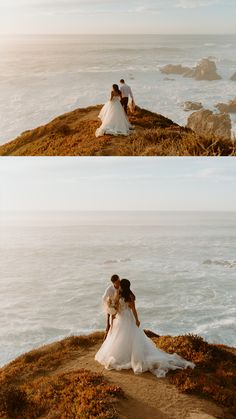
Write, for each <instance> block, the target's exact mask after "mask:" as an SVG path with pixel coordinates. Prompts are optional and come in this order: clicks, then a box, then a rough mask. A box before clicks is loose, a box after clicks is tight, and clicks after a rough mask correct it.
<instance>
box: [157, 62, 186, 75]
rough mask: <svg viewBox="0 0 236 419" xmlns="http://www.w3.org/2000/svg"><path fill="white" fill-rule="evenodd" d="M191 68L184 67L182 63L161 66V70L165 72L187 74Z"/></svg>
mask: <svg viewBox="0 0 236 419" xmlns="http://www.w3.org/2000/svg"><path fill="white" fill-rule="evenodd" d="M189 70H191V69H190V68H189V67H183V66H182V65H180V64H177V65H175V64H168V65H165V66H164V67H161V68H160V71H161V72H162V73H164V74H185V73H186V72H187V71H189Z"/></svg>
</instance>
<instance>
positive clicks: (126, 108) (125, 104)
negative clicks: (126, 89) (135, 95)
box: [121, 97, 129, 114]
mask: <svg viewBox="0 0 236 419" xmlns="http://www.w3.org/2000/svg"><path fill="white" fill-rule="evenodd" d="M128 103H129V98H128V97H122V99H121V105H122V106H123V108H124V111H125V113H126V114H127V113H128Z"/></svg>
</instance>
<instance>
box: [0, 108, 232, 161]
mask: <svg viewBox="0 0 236 419" xmlns="http://www.w3.org/2000/svg"><path fill="white" fill-rule="evenodd" d="M101 107H102V105H97V106H91V107H88V108H85V109H76V110H74V111H72V112H69V113H66V114H64V115H61V116H59V117H57V118H56V119H54V120H52V121H51V122H49V123H48V124H46V125H43V126H40V127H38V128H35V129H32V130H28V131H25V132H23V133H22V134H21V135H20V136H18V137H17V138H16V139H14V140H12V141H10V142H8V143H6V144H4V145H2V146H0V156H212V155H213V156H216V155H217V156H218V155H219V156H220V155H224V156H227V155H236V151H235V146H234V145H233V142H232V141H230V139H228V140H227V139H225V140H224V139H219V138H215V137H214V136H212V135H209V136H200V135H198V134H196V133H194V132H193V131H192V130H191V129H188V128H185V127H181V126H179V125H178V124H176V123H174V122H173V121H171V120H170V119H168V118H165V117H164V116H162V115H160V114H156V113H154V112H150V111H148V110H146V109H141V108H138V107H137V109H136V111H135V113H134V114H131V115H129V119H130V122H131V124H132V125H133V126H134V127H135V129H134V132H133V133H132V134H131V135H129V136H128V137H124V136H117V137H114V136H111V135H105V136H103V137H99V138H96V137H95V131H96V129H97V128H98V127H99V126H100V124H101V121H99V120H98V114H99V111H100V109H101Z"/></svg>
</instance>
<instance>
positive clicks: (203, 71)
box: [184, 58, 221, 80]
mask: <svg viewBox="0 0 236 419" xmlns="http://www.w3.org/2000/svg"><path fill="white" fill-rule="evenodd" d="M184 77H192V78H194V79H195V80H220V79H221V76H220V75H219V74H217V69H216V64H215V62H214V61H212V60H209V59H208V58H203V59H202V60H201V61H200V63H199V64H198V65H197V66H196V67H194V68H193V69H192V70H189V71H188V72H186V73H185V74H184Z"/></svg>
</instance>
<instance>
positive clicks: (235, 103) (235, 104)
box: [215, 97, 236, 113]
mask: <svg viewBox="0 0 236 419" xmlns="http://www.w3.org/2000/svg"><path fill="white" fill-rule="evenodd" d="M215 108H217V109H219V111H220V112H229V113H236V97H235V98H234V99H232V100H230V101H229V102H228V103H217V104H216V105H215Z"/></svg>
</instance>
